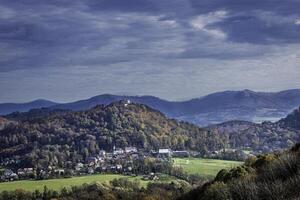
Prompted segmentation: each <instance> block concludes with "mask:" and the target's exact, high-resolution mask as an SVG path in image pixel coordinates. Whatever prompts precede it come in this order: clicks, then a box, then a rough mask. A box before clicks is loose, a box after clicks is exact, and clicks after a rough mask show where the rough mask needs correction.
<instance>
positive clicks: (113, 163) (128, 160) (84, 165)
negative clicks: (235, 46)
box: [0, 147, 190, 181]
mask: <svg viewBox="0 0 300 200" xmlns="http://www.w3.org/2000/svg"><path fill="white" fill-rule="evenodd" d="M189 155H190V154H189V152H188V151H172V150H171V149H159V150H158V151H153V150H152V151H149V152H146V151H138V149H137V148H136V147H125V148H124V149H122V148H115V147H114V148H113V151H111V152H106V151H104V150H101V151H100V152H99V153H98V154H97V155H94V156H89V157H87V158H86V159H85V161H84V162H79V163H69V166H70V165H71V166H73V167H72V168H68V169H63V168H61V169H60V168H57V167H51V166H49V167H48V169H47V170H45V169H44V170H42V169H39V170H35V169H34V168H21V169H18V170H16V171H15V172H14V171H12V170H11V169H5V170H4V171H3V172H2V173H1V172H0V179H1V181H13V180H18V179H32V178H36V177H38V178H39V179H48V178H51V177H59V176H76V175H86V174H95V173H122V174H127V175H134V174H139V173H140V171H137V167H136V165H137V164H138V163H139V160H143V159H145V158H147V157H149V158H155V159H156V160H158V161H163V160H170V158H171V157H173V156H174V157H188V156H189ZM153 177H154V179H155V176H150V177H149V178H153Z"/></svg>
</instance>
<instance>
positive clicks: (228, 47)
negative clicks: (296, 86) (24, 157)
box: [0, 0, 300, 93]
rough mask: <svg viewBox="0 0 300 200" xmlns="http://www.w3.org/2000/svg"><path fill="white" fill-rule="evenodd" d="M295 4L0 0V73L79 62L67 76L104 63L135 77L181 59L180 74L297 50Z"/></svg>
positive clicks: (62, 68)
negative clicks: (189, 69) (197, 67)
mask: <svg viewBox="0 0 300 200" xmlns="http://www.w3.org/2000/svg"><path fill="white" fill-rule="evenodd" d="M299 8H300V1H298V0H285V1H282V0H172V1H167V0H84V1H82V0H26V1H24V0H0V75H1V73H2V74H7V73H8V74H9V75H11V74H14V73H17V71H22V70H25V71H26V72H27V73H26V75H27V76H31V75H30V74H33V73H34V72H35V71H37V70H44V71H51V70H54V71H56V72H57V71H58V72H61V73H62V74H65V73H67V72H72V69H76V70H77V69H78V67H79V68H80V69H82V68H81V67H83V68H84V69H86V68H87V69H88V70H87V71H84V75H82V76H80V77H79V76H78V74H76V75H74V77H73V78H74V80H73V81H74V82H76V81H75V79H76V76H78V79H79V80H80V81H82V80H81V78H86V80H89V79H88V78H87V77H88V76H92V75H93V73H94V71H97V70H98V71H103V70H104V69H105V71H109V73H110V75H111V77H113V78H115V79H120V76H121V75H120V71H121V72H122V73H121V74H126V76H127V75H128V74H129V75H130V77H132V80H134V79H138V78H137V77H134V76H140V75H149V74H151V75H152V76H155V74H157V76H159V73H160V72H158V71H159V70H161V68H163V69H162V70H166V71H168V70H170V71H171V69H173V68H174V67H173V66H174V65H175V64H176V63H177V62H180V63H181V69H182V70H181V71H180V73H178V74H177V75H178V77H181V78H182V79H185V78H183V75H182V74H185V76H187V75H186V73H184V71H185V70H186V69H185V66H186V65H188V66H189V64H188V63H190V62H192V63H193V66H194V65H197V64H196V63H199V62H200V64H201V63H202V62H201V61H202V60H207V59H209V60H210V63H211V62H212V63H214V64H212V65H211V66H213V65H214V66H216V67H217V66H219V65H220V62H225V61H226V62H229V61H239V60H255V59H262V58H263V57H266V56H270V55H274V54H277V53H278V52H280V51H281V47H290V46H292V47H291V48H295V50H294V51H292V50H289V52H297V51H298V47H297V45H298V44H299V43H300V34H299V32H300V12H299ZM169 60H172V62H174V63H175V64H174V63H172V64H170V63H168V61H169ZM203 62H204V61H203ZM205 62H206V61H205ZM136 63H138V64H136ZM153 63H155V64H153ZM166 63H168V64H166ZM249 63H250V61H249ZM135 64H136V65H138V67H137V66H136V65H135ZM153 65H155V66H157V67H158V68H159V70H157V69H156V70H155V69H153V68H154V67H153ZM246 65H247V64H246ZM177 67H178V68H180V67H179V66H177ZM144 68H145V69H144ZM146 68H147V69H146ZM211 68H213V67H211ZM137 69H139V70H141V72H139V74H136V70H137ZM76 70H75V71H76ZM206 70H207V71H210V69H206ZM89 71H90V73H89ZM41 73H42V72H41ZM18 75H19V74H18ZM129 75H128V76H129ZM172 75H173V76H174V77H175V76H176V74H174V73H173V74H172ZM19 76H20V75H19ZM175 79H176V78H174V80H175ZM178 79H180V78H178ZM33 80H35V79H33ZM143 80H144V79H143ZM80 81H79V82H80ZM105 81H106V82H107V79H106V80H105ZM155 81H157V80H155ZM61 82H62V81H61ZM127 82H129V80H127ZM55 83H59V81H58V80H56V81H55ZM55 83H54V82H52V83H49V84H50V85H51V84H55ZM5 84H8V83H7V82H6V83H4V84H2V86H1V87H0V89H1V90H3V89H5ZM112 84H113V83H112ZM122 84H123V83H122ZM3 85H4V86H3ZM120 85H121V84H120ZM62 86H63V84H62ZM111 87H112V88H113V85H112V86H111ZM115 87H119V86H117V85H116V86H115ZM141 87H142V86H141ZM116 90H117V89H116ZM106 92H109V91H106ZM127 92H131V91H127ZM37 93H38V92H37Z"/></svg>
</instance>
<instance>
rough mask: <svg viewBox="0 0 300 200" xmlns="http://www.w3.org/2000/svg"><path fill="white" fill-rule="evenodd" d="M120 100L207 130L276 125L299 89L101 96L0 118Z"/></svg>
mask: <svg viewBox="0 0 300 200" xmlns="http://www.w3.org/2000/svg"><path fill="white" fill-rule="evenodd" d="M122 99H128V100H131V101H132V102H135V103H141V104H145V105H148V106H150V107H152V108H154V109H157V110H159V111H161V112H163V113H164V114H166V115H167V116H168V117H171V118H176V119H179V120H183V121H188V122H192V123H195V124H198V125H200V126H207V125H210V124H217V123H222V122H225V121H229V120H245V121H251V122H262V121H277V120H279V119H280V118H282V117H285V116H286V115H287V114H289V113H290V112H291V111H292V110H294V109H295V108H297V107H298V106H300V89H294V90H286V91H282V92H276V93H267V92H254V91H251V90H243V91H224V92H218V93H213V94H210V95H207V96H204V97H201V98H196V99H191V100H188V101H181V102H174V101H167V100H163V99H160V98H157V97H154V96H120V95H110V94H103V95H99V96H95V97H92V98H89V99H85V100H80V101H75V102H71V103H55V102H51V101H47V100H36V101H33V102H29V103H24V104H13V103H5V104H0V115H6V114H9V113H12V112H17V111H18V112H25V111H28V110H30V109H34V108H42V107H47V108H50V109H66V110H73V111H80V110H87V109H90V108H92V107H94V106H96V105H98V104H104V105H108V104H110V103H112V102H115V101H119V100H122Z"/></svg>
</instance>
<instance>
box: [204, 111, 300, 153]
mask: <svg viewBox="0 0 300 200" xmlns="http://www.w3.org/2000/svg"><path fill="white" fill-rule="evenodd" d="M299 113H300V112H299V109H297V110H295V111H294V112H293V113H292V114H290V115H288V116H287V117H286V118H283V119H282V120H280V121H278V122H273V123H272V122H263V123H261V124H256V123H252V122H247V121H229V122H224V123H222V124H217V125H213V126H209V127H207V128H206V129H207V130H208V131H212V132H215V134H218V135H226V136H227V138H228V140H227V141H226V142H225V143H226V144H227V145H228V148H229V147H230V148H236V149H240V148H245V147H246V148H249V149H251V150H252V151H254V152H257V153H264V152H271V151H276V150H281V149H286V148H290V147H292V146H293V145H295V144H296V143H297V142H300V125H299V124H300V117H299V116H300V114H299Z"/></svg>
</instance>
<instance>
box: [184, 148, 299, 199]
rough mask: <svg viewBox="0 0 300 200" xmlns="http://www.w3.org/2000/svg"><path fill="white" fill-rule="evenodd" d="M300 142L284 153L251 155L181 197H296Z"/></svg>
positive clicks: (297, 192) (297, 193)
mask: <svg viewBox="0 0 300 200" xmlns="http://www.w3.org/2000/svg"><path fill="white" fill-rule="evenodd" d="M299 172H300V144H297V145H296V146H295V147H293V148H292V149H291V150H290V151H287V152H284V153H282V154H275V153H272V154H265V155H260V156H258V157H252V158H249V159H248V160H247V161H246V162H245V164H244V165H242V166H238V167H236V168H233V169H231V170H229V171H227V170H221V171H220V172H219V173H218V175H217V176H216V178H215V179H214V180H213V181H212V182H210V183H207V184H205V185H203V186H201V187H199V188H196V189H194V190H192V191H191V192H189V193H187V194H185V195H184V196H183V197H181V198H180V200H191V199H198V200H223V199H227V200H259V199H265V200H274V199H277V200H296V199H299V197H300V173H299Z"/></svg>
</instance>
